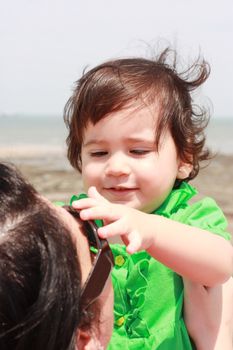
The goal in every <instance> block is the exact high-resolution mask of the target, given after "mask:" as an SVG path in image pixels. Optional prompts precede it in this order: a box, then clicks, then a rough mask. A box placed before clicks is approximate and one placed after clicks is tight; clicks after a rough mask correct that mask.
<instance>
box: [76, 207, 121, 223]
mask: <svg viewBox="0 0 233 350" xmlns="http://www.w3.org/2000/svg"><path fill="white" fill-rule="evenodd" d="M80 217H81V219H82V220H98V219H100V220H106V221H108V222H112V221H115V220H117V219H118V218H119V216H118V215H117V214H116V213H114V212H113V211H112V210H111V209H110V208H109V206H105V205H98V206H93V207H91V208H90V207H89V208H87V209H82V210H81V211H80Z"/></svg>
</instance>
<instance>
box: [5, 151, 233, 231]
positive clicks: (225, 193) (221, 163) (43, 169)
mask: <svg viewBox="0 0 233 350" xmlns="http://www.w3.org/2000/svg"><path fill="white" fill-rule="evenodd" d="M0 159H1V160H4V161H11V162H13V163H15V164H16V165H17V166H18V168H19V169H20V170H21V171H22V173H23V174H24V176H25V177H26V178H27V179H28V180H29V181H30V182H32V184H33V185H34V186H35V187H36V189H37V190H38V191H39V192H40V193H42V194H43V195H45V196H46V197H47V198H48V199H50V200H51V201H64V202H68V201H69V198H70V196H71V195H72V194H74V193H79V192H80V191H82V185H81V178H80V175H79V173H78V172H77V171H75V170H73V169H72V168H71V166H70V165H69V163H68V161H67V159H66V155H65V149H64V148H61V147H60V148H59V147H51V146H50V147H49V148H48V147H46V146H44V147H41V146H40V147H38V146H33V145H31V146H30V147H26V146H22V147H19V146H18V147H11V148H9V147H5V148H4V147H1V148H0ZM192 184H193V185H194V186H195V187H196V188H197V189H198V190H199V195H198V196H197V197H196V198H197V199H198V198H201V197H202V196H210V197H212V198H214V199H215V200H216V202H217V203H218V204H219V206H220V207H221V208H222V210H223V212H224V213H225V215H226V217H227V219H228V222H229V232H231V233H232V232H233V155H217V156H215V158H214V159H212V160H211V162H210V164H209V165H208V166H207V167H206V168H204V169H202V170H201V171H200V173H199V175H198V177H197V178H196V179H195V180H193V181H192Z"/></svg>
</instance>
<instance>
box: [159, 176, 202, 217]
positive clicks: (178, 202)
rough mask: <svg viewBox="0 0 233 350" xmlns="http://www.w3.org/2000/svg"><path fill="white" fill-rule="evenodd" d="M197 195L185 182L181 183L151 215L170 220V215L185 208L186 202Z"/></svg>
mask: <svg viewBox="0 0 233 350" xmlns="http://www.w3.org/2000/svg"><path fill="white" fill-rule="evenodd" d="M196 194H197V190H196V189H195V188H194V187H192V186H191V185H189V184H188V183H187V182H182V184H181V185H180V187H179V188H178V189H175V190H173V191H172V192H171V193H170V194H169V195H168V197H167V198H166V199H165V201H164V202H163V204H162V205H161V206H160V207H159V208H158V209H156V210H155V211H153V212H152V214H158V215H163V216H165V217H167V218H170V217H171V215H172V214H173V213H175V212H177V211H178V210H179V209H181V208H185V207H187V202H188V201H189V200H190V199H191V198H192V197H194V196H195V195H196Z"/></svg>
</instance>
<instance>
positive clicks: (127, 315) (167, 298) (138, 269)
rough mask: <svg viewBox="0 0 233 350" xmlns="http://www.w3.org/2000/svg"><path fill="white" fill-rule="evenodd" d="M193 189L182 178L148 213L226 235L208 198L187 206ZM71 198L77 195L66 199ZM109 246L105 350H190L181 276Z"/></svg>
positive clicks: (151, 260)
mask: <svg viewBox="0 0 233 350" xmlns="http://www.w3.org/2000/svg"><path fill="white" fill-rule="evenodd" d="M196 193H197V191H196V190H195V189H194V188H193V187H192V186H191V185H189V184H187V183H186V182H184V183H182V184H181V186H180V187H179V188H178V189H175V190H173V191H172V192H171V193H170V195H169V196H168V198H167V199H166V200H165V202H164V203H163V204H162V205H161V206H160V208H159V209H157V210H156V211H155V212H153V213H152V214H154V213H156V214H159V215H162V216H164V217H167V218H170V219H172V220H176V221H179V222H182V223H184V224H188V225H191V226H196V227H199V228H202V229H204V230H208V231H211V232H213V233H215V234H218V235H221V236H223V237H224V238H226V239H230V234H228V233H227V232H226V226H227V222H226V219H225V217H224V215H223V213H222V211H221V209H220V208H219V207H218V206H217V204H216V203H215V201H214V200H213V199H211V198H204V199H203V200H201V201H198V202H196V203H194V204H192V205H189V204H188V201H189V200H190V199H191V198H192V197H193V196H194V195H195V194H196ZM79 198H80V197H79ZM74 199H78V197H76V196H73V197H72V199H71V202H72V201H73V200H74ZM111 248H112V251H113V254H114V257H115V267H114V269H113V272H112V281H113V286H114V297H115V301H114V319H115V322H114V330H113V335H112V338H111V341H110V344H109V346H108V350H115V349H116V350H119V349H122V350H127V349H132V350H142V349H143V350H147V349H148V350H149V349H150V350H151V349H158V350H183V349H185V350H189V349H194V348H195V347H194V345H192V343H191V340H190V338H189V335H188V332H187V329H186V326H185V324H184V320H183V312H182V308H183V281H182V278H181V277H180V276H179V275H177V274H176V273H175V272H173V271H172V270H170V269H169V268H167V267H166V266H165V265H163V264H161V263H160V262H158V261H157V260H155V259H154V258H152V257H151V256H150V255H149V254H147V252H145V251H142V252H138V253H135V254H133V255H129V254H128V253H127V252H126V250H125V246H123V245H118V244H114V245H111Z"/></svg>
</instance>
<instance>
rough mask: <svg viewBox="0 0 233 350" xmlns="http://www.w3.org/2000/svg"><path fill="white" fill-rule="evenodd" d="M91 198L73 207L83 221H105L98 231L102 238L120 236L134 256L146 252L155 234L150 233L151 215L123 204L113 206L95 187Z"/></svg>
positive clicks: (79, 201)
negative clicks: (141, 251)
mask: <svg viewBox="0 0 233 350" xmlns="http://www.w3.org/2000/svg"><path fill="white" fill-rule="evenodd" d="M88 196H89V198H84V199H80V200H78V201H75V202H73V204H72V205H73V207H74V208H75V209H78V210H80V217H81V219H82V220H97V219H101V220H103V221H104V226H103V227H100V228H99V229H98V234H99V236H100V237H102V238H109V237H112V236H117V235H120V236H121V238H122V240H123V242H124V243H125V245H126V247H127V252H128V253H130V254H132V253H134V252H136V251H138V250H144V249H147V248H149V247H150V245H151V244H152V243H153V238H154V237H153V233H152V232H150V227H149V224H147V222H149V221H150V220H149V218H150V215H148V214H145V213H143V212H140V211H139V210H136V209H133V208H129V207H127V206H125V205H121V204H112V203H110V202H109V201H107V200H106V199H105V198H104V197H102V196H101V195H100V194H99V192H98V191H97V190H96V188H95V187H90V189H89V191H88Z"/></svg>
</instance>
